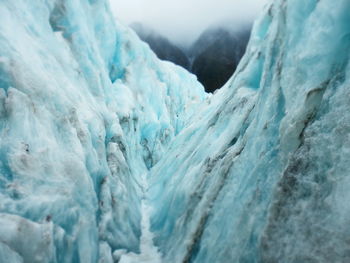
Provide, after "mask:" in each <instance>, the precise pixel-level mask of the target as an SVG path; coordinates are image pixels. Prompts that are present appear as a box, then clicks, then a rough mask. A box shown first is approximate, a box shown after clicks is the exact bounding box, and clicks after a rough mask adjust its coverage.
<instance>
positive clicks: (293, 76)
mask: <svg viewBox="0 0 350 263" xmlns="http://www.w3.org/2000/svg"><path fill="white" fill-rule="evenodd" d="M349 14H350V2H349V1H348V0H337V1H333V0H309V1H303V0H275V1H273V2H271V4H270V5H268V6H266V8H265V10H264V13H263V14H262V15H261V17H260V18H259V19H258V21H257V22H256V23H255V26H254V29H253V32H252V36H251V39H250V43H249V46H248V49H247V52H246V54H245V56H244V58H243V60H242V61H241V63H240V64H239V66H238V68H237V71H236V73H235V75H234V76H233V77H232V78H231V79H230V81H229V82H228V83H227V84H226V85H225V86H224V87H223V88H222V89H220V90H219V91H218V92H216V93H215V94H214V95H213V96H208V95H206V94H205V93H204V91H203V87H202V86H201V85H200V84H199V83H198V82H197V81H196V79H195V77H194V76H193V75H190V74H189V73H187V72H186V71H185V70H183V69H181V68H180V67H176V66H174V65H173V64H171V63H165V62H161V61H159V60H158V59H157V58H156V57H155V55H154V54H153V53H152V52H151V51H150V50H149V48H148V47H147V45H145V44H143V43H142V42H141V41H140V40H139V39H138V38H137V37H136V35H135V34H134V33H132V32H131V31H130V30H129V29H127V28H126V27H124V26H122V25H120V24H119V23H118V22H115V21H113V18H112V15H111V14H110V11H109V7H108V3H107V2H106V1H104V0H90V1H87V0H55V1H49V0H40V1H39V0H36V1H28V0H18V1H16V3H14V1H11V0H3V1H1V2H0V213H1V214H0V261H1V262H2V261H6V262H15V263H17V262H30V263H35V262H101V263H102V262H107V263H109V262H118V260H119V259H120V261H121V262H124V263H125V262H132V260H143V259H145V260H147V262H150V261H149V260H152V258H151V259H150V258H149V257H147V256H148V255H147V254H143V252H144V251H142V250H143V248H144V246H143V245H145V244H146V245H147V244H148V248H149V249H150V250H151V251H154V253H155V254H157V255H158V252H157V249H155V248H154V247H152V244H151V243H152V240H150V237H154V243H155V245H156V246H158V247H159V251H160V255H161V256H162V261H163V262H167V263H172V262H174V263H177V262H179V263H180V262H197V263H205V262H220V263H221V262H298V263H299V262H325V263H326V262H337V263H338V262H340V263H342V262H348V261H350V250H349V243H350V239H349V236H350V233H349V229H348V225H349V223H350V222H349V221H350V219H349V218H350V206H349V200H350V196H349V191H348V188H349V187H350V178H349V174H350V171H349V170H350V168H349V165H348V162H349V160H350V150H349V149H350V144H349V142H350V140H349V134H350V115H349V112H350V103H349V100H348V98H349V95H350V94H349V93H350V89H349V85H350V82H349V74H350V66H349V63H348V62H349V48H350V27H349V24H350V15H349ZM147 177H149V180H148V182H145V180H146V179H145V178H147ZM146 181H147V180H146ZM148 187H149V189H148ZM141 212H142V215H141ZM148 213H150V214H151V218H150V219H151V220H150V222H149V220H148V218H147V217H145V215H148ZM141 219H142V220H141ZM141 221H142V224H141ZM149 224H150V229H148V225H149ZM144 228H147V229H146V230H151V231H152V233H150V232H149V231H146V232H144V230H145V229H144ZM141 230H142V233H141ZM151 239H152V238H151ZM140 242H141V249H140ZM140 252H141V255H140V256H138V253H140ZM123 254H124V255H123ZM156 259H157V261H158V260H160V259H159V258H158V257H157V258H156ZM134 262H135V261H134ZM145 262H146V261H145ZM151 262H152V261H151Z"/></svg>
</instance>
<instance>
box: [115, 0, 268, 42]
mask: <svg viewBox="0 0 350 263" xmlns="http://www.w3.org/2000/svg"><path fill="white" fill-rule="evenodd" d="M266 2H267V0H177V1H174V0H173V1H169V0H110V3H111V7H112V10H113V12H114V15H115V17H116V18H117V19H119V20H120V21H121V22H123V23H124V24H130V23H133V22H141V23H143V24H145V25H146V26H148V27H150V28H152V29H154V30H156V31H157V32H159V33H160V34H162V35H164V36H165V37H167V38H168V39H170V40H171V41H173V42H175V43H177V44H181V45H189V44H191V43H192V42H193V41H195V40H196V39H197V37H198V36H199V35H200V34H201V33H202V32H203V31H204V30H205V29H207V28H208V27H210V26H215V25H220V24H221V25H225V26H227V27H230V28H239V27H240V26H242V25H245V24H250V23H252V22H253V21H254V19H255V18H256V17H257V15H258V14H259V12H260V11H261V9H262V8H263V6H264V5H265V3H266Z"/></svg>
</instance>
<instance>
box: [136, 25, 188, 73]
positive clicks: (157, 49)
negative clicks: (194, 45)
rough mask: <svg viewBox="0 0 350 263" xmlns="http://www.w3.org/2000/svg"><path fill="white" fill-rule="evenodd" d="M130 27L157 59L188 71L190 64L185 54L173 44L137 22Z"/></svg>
mask: <svg viewBox="0 0 350 263" xmlns="http://www.w3.org/2000/svg"><path fill="white" fill-rule="evenodd" d="M130 27H131V28H132V29H133V30H134V31H135V32H136V33H137V35H138V36H139V37H140V38H141V40H142V41H144V42H146V43H148V45H149V46H150V48H151V49H152V50H153V52H154V53H155V54H156V55H157V56H158V58H160V59H161V60H167V61H171V62H173V63H175V64H177V65H179V66H182V67H184V68H186V69H189V65H190V63H189V60H188V57H187V55H186V54H185V52H184V51H182V50H181V49H180V48H179V47H177V46H176V45H175V44H173V43H171V42H170V41H169V40H168V39H167V38H166V37H164V36H162V35H161V34H159V33H157V32H156V31H155V30H153V29H152V28H150V27H148V26H146V25H144V24H141V23H139V22H136V23H133V24H131V25H130Z"/></svg>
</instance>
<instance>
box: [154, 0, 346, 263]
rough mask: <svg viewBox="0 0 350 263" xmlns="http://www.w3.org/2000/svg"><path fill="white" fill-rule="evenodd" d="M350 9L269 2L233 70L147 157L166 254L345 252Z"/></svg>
mask: <svg viewBox="0 0 350 263" xmlns="http://www.w3.org/2000/svg"><path fill="white" fill-rule="evenodd" d="M271 2H272V1H271ZM349 14H350V2H349V1H348V0H338V1H333V0H322V1H318V0H309V1H304V0H275V1H273V2H272V3H271V5H270V6H268V7H267V8H266V10H265V12H264V14H263V15H262V17H261V18H260V19H259V21H257V22H256V24H255V27H254V30H253V33H252V37H251V41H250V44H249V47H248V51H247V53H246V55H245V57H244V58H243V61H242V62H241V63H240V65H239V68H238V70H237V73H236V74H235V75H234V76H233V78H232V79H231V80H230V81H229V83H227V85H226V86H225V87H224V88H223V89H222V90H220V91H219V92H218V93H216V94H215V95H214V96H213V97H212V98H211V101H210V104H209V105H208V106H207V107H206V108H204V109H202V110H201V112H200V113H198V114H197V115H196V116H195V117H194V118H193V120H192V124H191V125H189V126H187V127H186V129H184V130H183V131H182V132H181V133H180V134H179V135H178V136H177V137H176V138H175V139H174V141H172V143H171V145H170V148H169V150H168V151H167V152H166V153H165V155H166V156H167V158H164V159H162V160H161V161H160V162H159V163H158V164H157V165H156V166H155V167H154V168H153V169H152V181H151V183H150V184H151V189H150V197H151V204H152V205H153V207H154V209H155V210H154V212H153V214H152V218H151V225H152V227H151V229H152V230H153V231H154V234H155V236H156V239H155V241H156V244H157V245H158V246H159V247H160V250H161V252H162V253H163V255H164V262H198V263H205V262H208V263H209V262H210V263H213V262H218V263H219V262H220V263H221V262H222V263H223V262H225V263H226V262H288V263H289V262H298V263H299V262H318V263H321V262H324V263H327V262H339V263H341V262H350V250H349V242H350V239H349V236H350V229H349V224H350V205H349V200H350V195H349V193H350V192H349V191H348V189H350V166H349V160H350V138H349V134H350V114H349V112H350V102H349V97H350V89H349V86H350V65H349V63H348V62H349V51H350V50H349V49H350V27H349V24H350V15H349Z"/></svg>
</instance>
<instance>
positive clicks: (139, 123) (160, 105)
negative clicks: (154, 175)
mask: <svg viewBox="0 0 350 263" xmlns="http://www.w3.org/2000/svg"><path fill="white" fill-rule="evenodd" d="M206 97H207V95H206V94H205V92H204V88H203V87H202V86H201V85H200V84H199V83H198V82H197V80H196V78H195V76H193V75H190V74H189V73H187V71H186V70H184V69H182V68H180V67H177V66H175V65H173V64H171V63H166V62H161V61H159V60H158V59H157V58H156V56H155V55H154V54H153V53H152V52H151V51H150V49H149V47H148V46H147V45H146V44H144V43H143V42H141V41H140V40H139V39H138V37H137V36H136V34H135V33H134V32H133V31H131V30H130V29H128V28H127V27H125V26H123V25H121V24H120V23H118V22H115V20H114V18H113V15H112V14H111V12H110V9H109V3H108V2H107V1H93V0H90V1H83V0H81V1H80V0H57V1H51V0H47V1H27V0H20V1H12V0H5V1H1V2H0V134H1V135H0V200H1V202H0V212H1V215H0V221H1V223H0V262H4V263H5V262H28V263H35V262H84V263H88V262H98V261H100V262H111V260H112V259H113V258H112V252H114V251H117V250H120V249H125V250H127V251H134V252H135V253H136V252H138V251H139V239H140V236H141V224H140V222H141V214H140V208H141V196H142V191H143V190H142V185H141V183H142V175H143V174H145V173H148V170H149V168H150V167H151V166H153V165H154V164H155V163H156V162H157V161H158V160H159V159H160V158H161V157H162V155H163V152H164V150H165V149H166V147H167V145H168V143H169V142H170V141H171V140H172V138H173V137H174V136H175V135H176V134H178V133H179V132H180V131H181V129H182V128H183V127H184V125H185V123H186V122H188V121H189V118H190V116H191V115H192V114H193V113H194V112H195V111H196V107H197V106H196V105H199V102H200V101H204V100H205V99H206ZM116 257H117V256H116Z"/></svg>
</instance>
